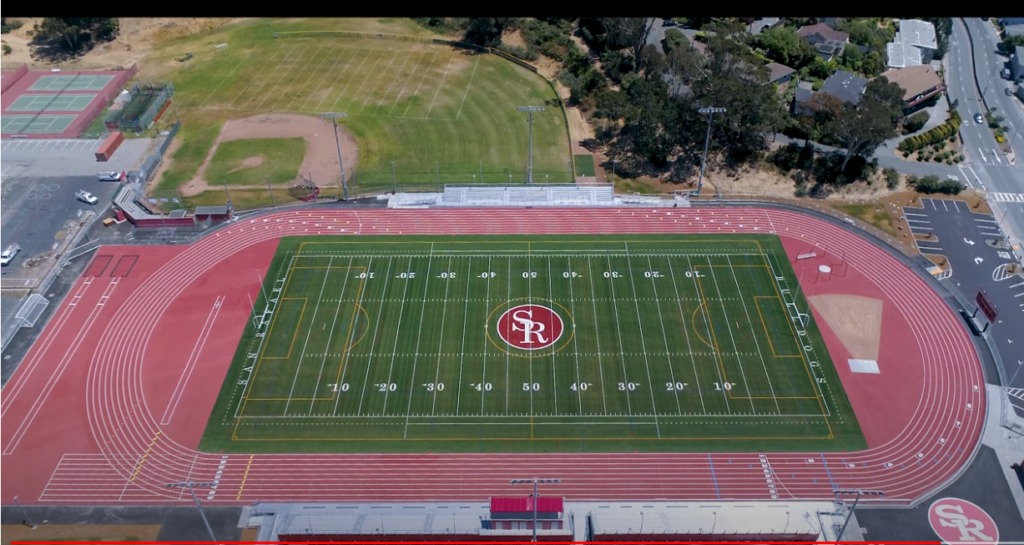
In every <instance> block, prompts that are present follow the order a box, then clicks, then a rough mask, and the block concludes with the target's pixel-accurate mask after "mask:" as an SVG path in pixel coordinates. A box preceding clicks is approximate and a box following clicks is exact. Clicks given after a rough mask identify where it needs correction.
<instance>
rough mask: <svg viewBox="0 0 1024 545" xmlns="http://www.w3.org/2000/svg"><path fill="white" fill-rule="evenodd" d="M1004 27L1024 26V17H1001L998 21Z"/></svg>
mask: <svg viewBox="0 0 1024 545" xmlns="http://www.w3.org/2000/svg"><path fill="white" fill-rule="evenodd" d="M997 20H998V21H999V24H1000V25H1002V26H1004V27H1005V26H1010V25H1024V17H1000V18H999V19H997Z"/></svg>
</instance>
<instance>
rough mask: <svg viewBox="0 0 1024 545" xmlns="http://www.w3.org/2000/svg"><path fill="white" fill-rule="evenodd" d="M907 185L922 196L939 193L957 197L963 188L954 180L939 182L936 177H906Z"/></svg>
mask: <svg viewBox="0 0 1024 545" xmlns="http://www.w3.org/2000/svg"><path fill="white" fill-rule="evenodd" d="M907 185H908V186H910V187H912V188H914V191H917V192H918V193H924V194H928V195H930V194H934V193H941V194H944V195H959V194H960V192H961V191H963V189H964V186H963V184H961V183H960V182H958V181H956V180H940V179H939V177H938V176H924V177H921V178H919V177H917V176H908V177H907Z"/></svg>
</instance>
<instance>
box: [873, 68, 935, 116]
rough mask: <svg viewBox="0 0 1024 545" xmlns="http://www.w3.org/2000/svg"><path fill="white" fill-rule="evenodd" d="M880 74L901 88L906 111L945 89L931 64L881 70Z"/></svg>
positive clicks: (908, 111)
mask: <svg viewBox="0 0 1024 545" xmlns="http://www.w3.org/2000/svg"><path fill="white" fill-rule="evenodd" d="M882 76H885V78H886V79H888V80H889V81H891V82H893V83H896V84H897V85H899V86H900V87H901V88H902V89H903V107H904V111H906V112H907V113H910V112H912V111H913V110H915V109H917V108H918V107H919V106H921V105H922V104H924V103H925V102H927V101H928V100H929V99H931V98H932V97H934V96H936V95H938V94H939V93H941V92H942V91H944V90H945V89H946V86H945V85H944V84H943V83H942V78H940V77H939V75H938V74H937V73H936V72H935V70H934V69H932V67H931V66H908V67H907V68H893V69H891V70H887V71H885V72H883V73H882Z"/></svg>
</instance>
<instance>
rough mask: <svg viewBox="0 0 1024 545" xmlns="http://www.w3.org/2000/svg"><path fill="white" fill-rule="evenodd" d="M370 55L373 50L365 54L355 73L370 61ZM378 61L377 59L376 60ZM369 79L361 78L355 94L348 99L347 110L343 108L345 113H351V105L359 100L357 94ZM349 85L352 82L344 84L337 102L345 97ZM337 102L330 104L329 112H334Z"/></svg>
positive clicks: (368, 77)
mask: <svg viewBox="0 0 1024 545" xmlns="http://www.w3.org/2000/svg"><path fill="white" fill-rule="evenodd" d="M372 53H374V51H373V50H370V51H369V52H368V53H367V54H366V58H365V59H363V62H361V63H360V64H359V68H357V69H356V72H359V69H361V68H362V67H363V65H364V64H366V61H367V60H369V59H370V55H371V54H372ZM378 60H379V59H378ZM374 62H376V61H374ZM370 77H371V76H370V75H367V76H366V77H364V78H363V81H361V82H359V87H356V92H355V94H354V95H352V98H351V99H349V101H348V107H347V108H345V111H347V112H351V110H352V105H353V104H355V101H356V100H357V99H358V98H359V92H360V91H362V90H363V85H366V82H367V81H369V80H370ZM351 83H352V80H349V82H348V83H346V84H345V89H343V90H342V94H341V96H339V97H338V100H341V98H342V97H343V96H345V91H347V90H348V86H349V84H351ZM338 100H335V101H334V104H332V105H331V110H332V111H333V110H334V106H335V104H337V103H338ZM352 113H354V112H352Z"/></svg>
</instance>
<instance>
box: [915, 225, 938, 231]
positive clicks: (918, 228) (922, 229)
mask: <svg viewBox="0 0 1024 545" xmlns="http://www.w3.org/2000/svg"><path fill="white" fill-rule="evenodd" d="M910 230H911V231H915V230H916V231H933V230H934V229H932V228H931V227H915V226H913V225H911V226H910Z"/></svg>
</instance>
